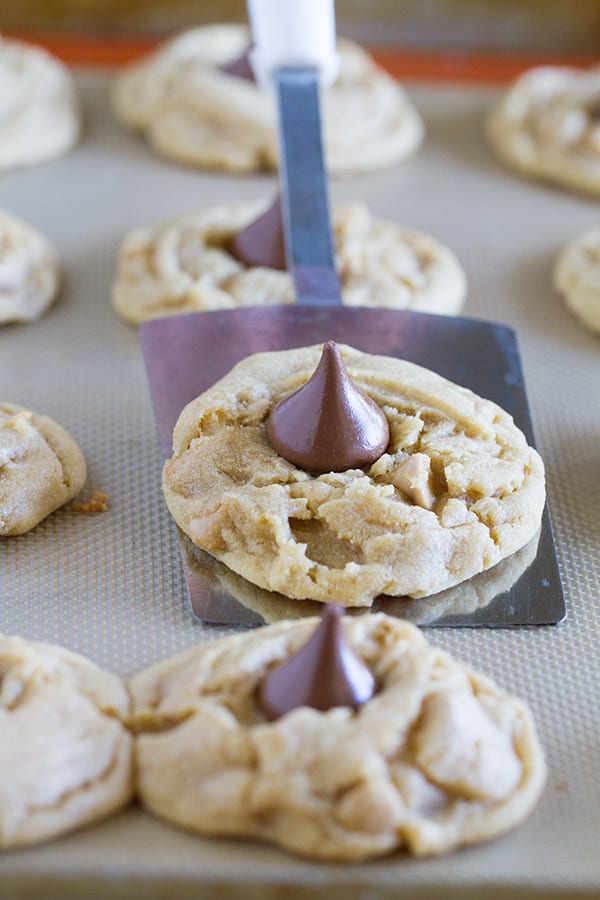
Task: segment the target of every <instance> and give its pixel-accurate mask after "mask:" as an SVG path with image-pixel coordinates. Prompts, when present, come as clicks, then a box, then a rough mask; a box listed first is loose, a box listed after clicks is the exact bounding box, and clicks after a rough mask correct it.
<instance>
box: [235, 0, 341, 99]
mask: <svg viewBox="0 0 600 900" xmlns="http://www.w3.org/2000/svg"><path fill="white" fill-rule="evenodd" d="M247 3H248V15H249V18H250V28H251V31H252V43H253V49H252V51H251V53H250V62H251V65H252V68H253V69H254V75H255V77H256V79H257V81H258V82H259V83H260V84H262V85H264V86H266V85H268V84H270V81H271V74H272V72H273V71H274V70H275V69H280V68H282V67H285V66H312V67H314V68H316V69H317V70H318V72H319V81H320V84H321V86H322V87H323V86H325V87H326V86H327V85H329V84H331V83H332V82H333V81H335V79H336V76H337V73H338V69H339V58H338V55H337V53H336V50H335V13H334V6H333V0H247Z"/></svg>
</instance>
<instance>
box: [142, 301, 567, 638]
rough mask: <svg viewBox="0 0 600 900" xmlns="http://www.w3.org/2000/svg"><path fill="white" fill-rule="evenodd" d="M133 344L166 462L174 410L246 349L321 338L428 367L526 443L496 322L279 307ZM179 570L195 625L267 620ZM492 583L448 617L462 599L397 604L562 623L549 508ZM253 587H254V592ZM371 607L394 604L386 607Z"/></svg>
mask: <svg viewBox="0 0 600 900" xmlns="http://www.w3.org/2000/svg"><path fill="white" fill-rule="evenodd" d="M140 339H141V343H142V349H143V353H144V359H145V363H146V370H147V375H148V382H149V385H150V394H151V398H152V404H153V408H154V414H155V418H156V423H157V427H158V434H159V440H160V447H161V453H162V457H163V459H165V460H166V459H168V458H169V457H170V456H171V442H172V433H173V427H174V425H175V422H176V421H177V418H178V416H179V413H180V412H181V410H182V408H183V407H184V406H185V405H186V403H188V402H189V401H190V400H193V399H194V398H195V397H197V396H198V394H200V393H202V392H203V391H205V390H207V389H208V388H209V387H210V386H211V385H212V384H214V382H215V381H217V379H219V378H221V377H222V376H223V375H225V374H226V373H227V372H228V371H229V370H230V369H231V368H232V367H233V366H234V365H235V364H236V363H237V362H239V361H240V360H241V359H243V358H244V357H246V356H248V355H249V354H251V353H258V352H261V351H265V350H286V349H291V348H293V347H304V346H307V345H310V344H315V343H319V342H321V341H325V340H335V341H337V342H338V343H342V344H344V343H345V344H351V345H352V346H354V347H357V348H358V349H359V350H363V351H365V352H367V353H376V354H382V355H387V356H397V357H400V358H403V359H407V360H410V361H411V362H414V363H417V364H418V365H421V366H425V367H426V368H429V369H433V370H434V371H436V372H438V373H439V374H440V375H443V376H444V377H445V378H448V379H450V380H451V381H454V382H456V383H458V384H461V385H463V386H465V387H468V388H470V389H471V390H473V391H475V392H476V393H477V394H479V395H480V396H482V397H485V398H487V399H489V400H493V401H494V402H495V403H497V404H498V405H499V406H502V407H503V408H504V409H505V410H506V411H507V412H509V413H510V414H511V415H512V416H513V418H514V420H515V422H516V424H517V425H518V426H519V428H521V430H522V431H523V432H524V433H525V435H526V436H527V439H528V441H529V443H530V444H533V445H534V438H533V429H532V424H531V417H530V414H529V409H528V405H527V398H526V394H525V385H524V382H523V374H522V371H521V364H520V359H519V352H518V347H517V342H516V337H515V334H514V332H513V331H512V329H510V328H508V327H507V326H504V325H495V324H492V323H489V322H482V321H477V320H474V319H466V318H460V317H456V318H450V317H445V316H432V315H425V314H422V313H413V312H405V311H395V310H394V311H390V310H384V309H369V310H368V311H367V310H364V309H359V308H348V307H342V308H340V307H337V308H335V307H302V306H277V307H254V308H251V309H245V310H223V311H218V312H205V313H192V314H189V315H182V316H174V317H170V318H165V319H155V320H153V321H150V322H146V323H145V324H143V325H142V326H141V329H140ZM188 549H189V548H188ZM184 566H185V568H186V575H187V586H188V591H189V598H190V603H191V605H192V610H193V611H194V613H195V615H196V616H197V617H198V618H200V619H202V621H205V622H213V623H216V622H218V623H221V624H229V625H252V624H260V622H262V621H265V617H264V616H263V615H262V614H261V613H260V611H259V612H257V611H256V609H254V610H253V609H250V608H249V607H248V605H244V603H243V602H242V601H240V599H239V596H236V593H237V594H240V592H238V591H231V590H230V591H229V593H228V592H227V589H224V588H223V585H222V584H221V583H220V582H218V579H217V581H215V578H214V577H213V576H214V573H213V575H211V574H210V573H209V575H208V576H207V575H206V573H205V569H206V567H204V569H203V566H202V565H197V564H194V565H192V564H191V563H190V561H189V553H187V552H186V553H184ZM191 569H193V571H190V570H191ZM492 571H493V570H490V573H492ZM203 572H204V574H203ZM484 574H486V573H484ZM497 583H498V596H496V597H495V599H494V597H493V595H491V596H490V598H489V601H488V602H487V604H486V605H484V606H477V607H476V608H474V609H472V610H471V611H467V612H464V611H455V612H452V609H454V610H464V603H463V605H462V606H461V604H460V602H459V603H458V605H457V606H456V605H455V606H454V607H449V606H448V604H446V603H444V604H443V605H442V606H441V607H440V609H443V615H442V617H441V618H437V619H436V618H435V617H433V618H432V616H433V614H434V613H435V603H434V600H433V599H432V600H431V602H430V603H429V606H427V604H425V603H424V601H422V600H419V601H407V603H408V606H407V605H406V604H405V605H404V607H402V606H401V605H400V602H399V601H398V609H399V610H400V614H402V615H405V616H409V617H410V612H409V611H410V608H411V605H412V606H414V608H415V609H419V608H420V609H423V615H422V624H428V625H434V624H439V625H445V626H453V627H458V626H473V627H481V626H488V627H507V626H515V625H549V624H555V623H557V622H560V621H561V620H562V619H563V618H564V616H565V604H564V598H563V594H562V588H561V583H560V577H559V572H558V564H557V560H556V552H555V548H554V540H553V536H552V529H551V525H550V518H549V515H548V511H547V510H546V511H545V512H544V517H543V520H542V529H541V535H540V539H539V544H538V548H537V553H536V554H535V558H534V559H533V560H532V562H531V563H530V564H529V565H528V567H527V568H526V570H525V571H524V572H523V573H522V574H521V575H520V577H518V579H517V581H516V583H515V584H514V585H513V586H512V587H511V588H510V589H507V584H506V579H504V580H503V579H502V578H501V579H499V580H498V582H497ZM471 589H472V585H471V582H469V583H465V586H464V587H463V589H462V593H463V595H464V594H465V592H466V591H467V590H471ZM477 589H479V588H477ZM487 589H488V587H487V586H486V590H487ZM257 590H260V589H256V588H254V594H256V591H257ZM264 593H268V592H264ZM458 594H460V591H458ZM243 595H244V594H243V591H241V596H243ZM225 597H227V599H225ZM283 599H285V598H283ZM275 600H277V595H275ZM437 601H438V602H439V597H438V598H437ZM288 602H289V601H288ZM417 603H418V604H419V606H418V607H417V606H415V604H417ZM376 604H377V606H378V607H379V608H390V609H392V608H393V604H390V603H389V602H388V601H379V600H378V601H376ZM275 605H277V603H276V604H275ZM271 607H272V604H271ZM295 608H296V610H297V609H298V604H297V603H296V605H295ZM306 608H307V609H309V610H311V609H312V606H310V604H309V606H308V607H306ZM432 609H433V612H432Z"/></svg>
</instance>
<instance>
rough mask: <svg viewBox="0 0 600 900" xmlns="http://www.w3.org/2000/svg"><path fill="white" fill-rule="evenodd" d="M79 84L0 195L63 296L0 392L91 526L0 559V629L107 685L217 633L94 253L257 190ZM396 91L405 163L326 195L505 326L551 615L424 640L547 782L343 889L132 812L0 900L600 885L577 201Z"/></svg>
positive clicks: (131, 353)
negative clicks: (535, 754) (67, 113)
mask: <svg viewBox="0 0 600 900" xmlns="http://www.w3.org/2000/svg"><path fill="white" fill-rule="evenodd" d="M82 87H83V90H84V99H85V102H86V109H87V129H86V133H85V137H84V140H83V142H82V144H81V145H80V147H79V148H77V150H76V151H75V152H74V153H72V154H71V155H70V156H68V157H66V158H64V159H62V160H59V161H56V162H53V163H51V164H48V165H44V166H40V167H38V168H34V169H29V170H24V171H22V172H16V173H13V174H10V175H5V176H3V177H2V191H1V196H0V202H1V204H2V206H3V207H4V208H6V209H7V210H8V211H10V212H12V213H14V214H16V215H19V216H21V217H22V218H24V219H26V220H28V221H30V222H31V223H32V224H34V225H36V226H38V227H39V228H41V229H42V230H43V231H44V232H45V233H46V234H47V235H48V236H49V237H50V238H51V239H52V240H54V242H55V243H56V245H57V247H58V249H59V251H60V253H61V256H62V259H63V262H64V266H65V272H66V281H65V288H64V291H63V294H62V297H61V298H60V300H59V301H58V303H57V305H56V306H55V307H54V308H53V309H52V310H51V311H50V312H49V313H48V315H46V316H45V317H44V318H43V319H41V320H40V321H39V322H37V323H35V324H33V325H27V326H8V327H4V328H2V329H1V330H0V394H1V396H2V399H4V400H8V401H12V402H15V403H20V404H23V405H25V406H29V407H31V408H32V409H35V410H38V411H40V412H44V413H47V414H48V415H51V416H52V417H54V418H55V419H56V420H57V421H58V422H60V423H61V424H62V425H64V426H65V427H67V428H68V429H69V430H70V431H71V432H72V433H73V435H74V436H75V437H76V439H77V440H78V442H79V444H80V446H81V448H82V450H83V451H84V453H85V455H86V458H87V462H88V467H89V476H88V482H87V485H86V488H85V491H84V498H87V496H89V494H90V493H91V492H92V491H93V490H101V491H104V492H106V493H107V494H108V497H109V502H110V509H109V510H108V511H107V512H105V513H102V514H99V515H96V516H85V515H81V514H77V513H75V512H72V511H70V510H69V509H68V508H67V509H64V510H61V511H59V512H58V513H56V514H55V515H53V516H52V517H50V518H49V519H47V520H46V521H45V522H44V523H42V524H41V525H40V526H38V528H36V529H35V531H33V532H31V533H30V534H28V535H25V536H23V537H20V538H12V539H10V540H4V541H2V543H1V544H0V604H1V605H0V630H2V631H5V632H8V633H18V634H21V635H23V636H26V637H31V638H39V639H44V640H49V641H55V642H57V643H60V644H63V645H65V646H67V647H70V648H72V649H75V650H78V651H81V652H83V653H86V654H88V655H89V656H90V657H91V658H92V659H93V660H95V661H96V662H97V663H99V664H101V665H104V666H107V667H109V668H113V669H115V670H117V671H119V672H121V673H123V674H125V675H127V674H130V673H132V672H134V671H136V670H137V669H139V668H141V667H143V666H146V665H148V664H149V663H151V662H153V661H155V660H157V659H159V658H161V657H164V656H167V655H169V654H171V653H174V652H176V651H178V650H181V649H183V648H185V647H189V646H190V645H192V644H193V643H195V642H196V641H199V640H210V639H212V638H214V637H217V636H219V635H220V634H221V633H223V631H222V630H219V629H216V628H208V627H205V628H203V627H202V626H199V625H197V624H194V623H193V621H192V620H191V617H190V615H189V613H188V609H187V607H186V601H185V597H184V591H183V581H182V573H181V569H180V564H179V555H178V550H177V540H176V534H175V528H174V526H172V524H171V522H170V521H169V518H168V515H167V513H166V510H165V507H164V505H163V502H162V497H161V492H160V454H159V449H158V440H157V437H156V432H155V427H154V421H153V418H152V412H151V407H150V401H149V397H148V392H147V388H146V383H145V376H144V370H143V364H142V358H141V353H140V350H139V345H138V340H137V334H136V331H135V330H134V329H132V328H130V327H128V326H126V325H124V324H122V323H121V322H119V321H118V320H117V319H116V317H115V316H114V314H113V313H112V310H111V308H110V305H109V291H110V284H111V280H112V277H113V272H114V265H115V257H116V252H117V247H118V244H119V242H120V239H121V237H122V235H123V233H124V232H125V231H126V230H127V229H128V228H130V227H132V226H133V225H136V224H144V223H147V222H152V221H156V220H158V219H161V218H165V217H168V216H170V215H175V214H177V213H179V212H182V211H185V210H187V209H190V208H192V207H193V206H196V205H198V206H201V205H205V204H210V203H215V202H219V201H229V200H233V199H244V198H252V197H257V196H259V195H261V194H263V193H266V192H270V191H272V190H273V185H274V182H273V180H272V179H271V178H268V177H264V178H247V179H241V178H231V177H227V176H218V175H215V174H203V173H198V172H195V171H191V170H184V169H179V168H177V167H175V166H173V165H170V164H169V163H167V162H164V161H162V160H160V159H158V158H155V157H153V156H152V154H151V152H150V151H149V150H148V149H147V148H146V146H145V145H143V144H142V143H141V142H138V141H137V140H136V139H135V138H133V137H131V136H130V135H127V134H124V133H122V132H121V131H120V130H119V128H118V126H117V125H116V124H114V123H113V121H112V119H111V117H110V115H109V104H108V78H107V77H105V76H93V75H86V76H84V77H83V78H82ZM412 94H413V95H414V98H415V100H416V101H417V103H418V105H419V106H420V108H421V109H422V111H423V114H424V116H425V119H426V123H427V126H428V137H427V141H426V144H425V146H424V148H423V150H422V151H421V153H420V154H418V155H417V156H416V157H415V158H414V159H412V160H409V161H408V162H407V163H405V164H404V165H403V166H401V167H399V168H397V169H395V170H392V171H390V172H385V173H381V174H379V175H373V176H369V177H364V178H360V179H356V180H353V181H346V182H341V183H337V184H335V185H334V187H333V195H334V199H336V200H340V201H341V200H344V201H348V200H364V201H367V202H368V203H369V204H370V206H371V208H372V209H373V210H374V211H375V212H376V213H378V214H380V215H382V216H387V217H389V218H391V219H394V220H396V221H400V222H403V223H405V224H407V225H411V226H413V227H417V228H422V229H423V230H427V231H431V232H432V233H433V234H434V235H436V236H437V237H438V238H440V239H441V240H443V241H445V242H446V243H447V244H448V245H449V246H450V247H451V248H452V249H453V250H454V251H455V252H456V253H457V254H458V256H459V258H460V259H461V261H462V262H463V264H464V266H465V268H466V271H467V276H468V280H469V298H468V301H467V305H466V308H465V314H467V315H471V316H477V317H481V318H484V319H485V318H487V319H491V320H495V321H504V322H506V323H508V324H510V325H512V326H513V327H515V328H517V330H518V334H519V338H520V344H521V351H522V356H523V364H524V370H525V376H526V381H527V387H528V392H529V398H530V403H531V409H532V414H533V420H534V426H535V428H536V436H537V442H538V446H539V449H540V452H541V453H542V456H543V457H544V460H545V462H546V466H547V470H548V493H549V497H550V502H551V508H552V513H553V518H554V527H555V532H556V540H557V548H558V554H559V563H560V566H561V573H562V577H563V583H564V588H565V594H566V599H567V605H568V615H569V618H568V620H567V622H566V623H565V624H564V625H561V626H557V627H554V628H546V629H533V630H518V631H500V632H498V631H494V632H487V631H485V630H477V631H470V630H457V631H451V630H442V631H439V630H438V631H436V632H435V634H434V633H433V632H430V633H429V637H430V639H432V640H434V641H435V642H436V643H437V644H438V645H441V646H443V647H445V648H446V649H448V650H449V651H451V652H452V653H454V654H456V655H457V656H459V657H461V658H463V659H465V660H467V661H468V662H470V663H471V664H472V665H473V666H475V667H477V668H479V669H481V670H482V671H484V672H486V673H487V674H489V675H490V676H492V677H493V678H495V679H496V680H498V681H499V683H500V684H501V685H503V686H504V687H505V688H507V689H508V690H510V691H512V692H514V693H516V694H518V695H521V696H523V697H525V698H527V700H528V701H529V702H530V704H531V705H532V707H533V709H534V712H535V714H536V718H537V721H538V725H539V730H540V734H541V738H542V741H543V744H544V746H545V749H546V753H547V757H548V761H549V765H550V777H549V782H548V786H547V789H546V792H545V794H544V796H543V799H542V801H541V803H540V805H539V807H538V808H537V810H536V811H535V813H534V815H533V816H532V818H531V819H530V820H529V821H528V822H527V823H525V825H523V826H522V827H521V828H520V829H518V830H517V831H516V832H514V833H513V834H510V835H508V836H506V837H505V838H503V839H501V840H499V841H496V842H494V843H492V844H489V845H486V846H482V847H479V848H474V849H471V850H468V851H465V852H462V853H459V854H455V855H454V856H452V857H449V858H447V859H442V860H435V861H427V862H414V861H411V860H405V859H403V858H400V857H396V858H392V859H389V860H385V861H383V862H378V863H376V864H374V865H363V866H356V867H353V868H352V870H351V871H350V870H348V869H347V868H342V867H339V866H327V867H324V866H319V865H312V864H310V863H306V862H302V861H299V860H295V859H292V858H291V857H287V856H285V855H284V854H281V853H278V852H277V851H274V850H271V849H269V848H267V847H263V846H253V845H249V844H245V843H241V842H240V843H233V842H231V843H229V842H216V841H215V842H211V841H202V840H198V839H196V838H194V837H191V836H189V835H186V834H183V833H181V832H178V831H176V830H174V829H171V828H168V827H167V826H163V825H161V824H160V823H158V822H155V821H153V820H151V819H150V818H149V817H147V816H145V815H143V814H142V813H140V812H138V811H135V810H132V811H129V812H128V813H126V814H124V815H123V816H121V817H118V818H117V819H114V820H112V821H111V822H107V823H105V824H104V825H101V826H98V827H96V828H93V829H89V830H86V831H84V832H81V833H79V834H75V835H73V836H71V837H68V838H65V839H63V840H61V841H58V842H56V843H54V844H52V845H48V846H47V847H43V848H39V849H35V850H31V851H28V852H27V853H20V854H6V855H4V856H2V857H0V893H2V885H3V884H4V886H8V885H9V884H12V883H13V882H22V883H23V879H25V878H26V877H27V879H28V881H27V883H28V884H31V885H33V884H34V880H35V879H36V878H46V877H48V876H50V875H52V876H54V877H55V878H59V877H62V876H68V877H70V878H73V879H76V878H77V877H82V878H87V877H89V876H95V877H98V878H100V877H102V878H105V877H110V878H111V879H112V878H117V879H126V878H134V879H135V878H139V877H142V876H144V875H145V876H148V877H154V878H159V879H160V878H163V879H166V881H168V882H169V883H171V882H177V883H179V884H180V885H181V884H182V883H183V882H186V883H187V882H189V883H192V882H196V881H197V882H226V883H232V884H240V885H243V884H245V883H247V884H253V883H256V884H257V885H266V884H281V883H282V882H284V881H285V882H286V883H291V884H299V885H305V886H306V887H307V888H309V887H310V886H313V887H315V888H316V887H317V886H319V885H320V886H321V888H323V887H325V886H326V885H331V884H333V883H336V884H338V885H340V884H342V883H345V884H350V883H351V884H352V885H353V890H354V891H357V892H358V891H360V890H367V889H370V890H371V891H374V890H376V889H379V890H380V892H381V893H382V894H383V893H385V892H386V891H393V890H396V889H398V890H400V889H401V887H402V886H405V887H408V886H409V885H412V886H415V885H420V886H422V887H423V888H425V887H427V886H431V887H432V888H434V887H436V886H437V887H440V886H442V885H445V886H447V888H448V889H449V888H450V887H451V886H460V885H475V886H477V885H484V884H485V885H520V886H522V887H525V886H532V887H533V886H538V887H544V886H547V887H550V886H551V885H552V886H556V887H562V888H564V890H565V891H566V892H573V891H574V890H575V889H576V888H584V887H588V888H591V887H593V886H595V887H596V888H598V889H600V857H599V855H598V852H597V842H598V834H600V690H599V689H598V684H599V675H600V662H599V659H598V653H597V647H598V644H599V642H600V602H599V601H600V586H599V582H600V559H599V553H598V544H599V539H600V520H599V512H598V510H599V509H600V415H599V404H598V392H599V387H600V341H599V340H598V339H596V338H593V337H592V336H590V335H588V334H587V333H586V332H585V331H583V330H582V329H581V328H580V327H579V325H578V324H577V323H576V322H575V321H574V319H572V318H571V316H570V315H569V314H568V313H567V312H566V311H565V310H564V308H563V306H562V304H561V301H560V300H559V298H558V297H557V296H556V295H555V294H554V292H553V290H552V286H551V278H550V268H551V264H552V261H553V258H554V256H555V255H556V253H557V251H558V249H559V248H560V246H561V245H562V244H563V243H564V242H565V241H566V240H567V239H569V238H571V237H572V236H573V235H574V234H576V233H577V232H579V231H581V230H584V229H585V228H588V227H590V226H591V225H593V224H597V217H598V207H597V204H594V203H593V202H591V201H588V200H586V199H584V198H579V197H576V196H571V195H569V194H566V193H562V192H560V191H557V190H555V189H552V188H549V187H545V186H542V185H537V184H530V183H528V182H525V181H522V180H520V179H519V178H517V177H515V176H513V175H512V174H511V173H509V172H507V171H505V170H504V169H502V168H500V166H499V165H498V164H497V163H496V162H495V161H494V159H493V158H492V155H491V153H490V152H489V150H488V148H487V146H486V144H485V141H484V138H483V136H482V127H481V125H482V115H483V113H484V111H485V110H486V109H487V108H488V107H489V104H490V102H491V100H492V99H493V96H494V95H493V93H492V92H491V91H489V90H485V91H484V90H477V89H471V90H466V89H457V88H447V87H444V88H440V89H439V90H435V89H434V88H432V87H427V88H422V89H416V90H413V91H412ZM149 846H151V847H152V852H151V853H150V852H149ZM350 876H351V877H350ZM77 883H79V884H80V883H81V882H75V881H74V882H73V884H74V885H75V884H77ZM32 889H33V888H32ZM131 890H132V891H133V888H131ZM182 890H183V888H182ZM46 895H48V894H46ZM353 895H354V894H352V896H353ZM146 896H148V895H147V894H146ZM348 896H351V894H350V893H349V894H348ZM357 896H358V894H357Z"/></svg>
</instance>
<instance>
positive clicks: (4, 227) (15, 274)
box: [0, 211, 60, 325]
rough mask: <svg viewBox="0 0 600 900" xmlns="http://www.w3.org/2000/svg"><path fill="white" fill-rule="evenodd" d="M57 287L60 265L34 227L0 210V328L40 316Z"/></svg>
mask: <svg viewBox="0 0 600 900" xmlns="http://www.w3.org/2000/svg"><path fill="white" fill-rule="evenodd" d="M59 286H60V263H59V260H58V255H57V253H56V250H55V249H54V247H53V246H52V245H51V244H50V242H49V241H48V240H47V239H46V238H45V237H44V236H43V235H42V234H40V232H39V231H36V230H35V228H32V227H31V226H30V225H27V224H26V223H25V222H22V221H21V220H20V219H17V218H15V216H11V215H9V214H8V213H5V212H2V211H0V325H2V324H5V323H6V322H30V321H32V320H33V319H37V318H38V317H39V316H41V315H42V313H44V312H45V311H46V310H47V309H48V307H49V306H50V304H51V303H52V301H53V300H54V299H55V298H56V295H57V293H58V289H59Z"/></svg>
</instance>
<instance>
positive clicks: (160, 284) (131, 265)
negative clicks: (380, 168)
mask: <svg viewBox="0 0 600 900" xmlns="http://www.w3.org/2000/svg"><path fill="white" fill-rule="evenodd" d="M266 206H267V203H265V202H259V203H237V204H227V205H225V204H223V205H221V206H211V207H207V208H206V209H202V210H198V211H197V212H193V213H189V214H187V215H184V216H180V217H178V218H177V219H173V220H172V221H170V222H164V223H161V224H159V225H157V226H155V227H151V228H136V229H134V230H133V231H131V232H130V233H129V234H128V235H127V236H126V237H125V239H124V241H123V243H122V245H121V250H120V253H119V263H118V272H117V278H116V280H115V283H114V285H113V293H112V300H113V306H114V308H115V310H116V312H117V313H118V314H119V316H121V318H123V319H125V320H126V321H129V322H132V323H134V324H136V325H137V324H139V323H140V322H144V321H146V320H148V319H154V318H158V317H160V316H169V315H177V314H179V313H187V312H197V311H201V310H210V309H228V308H235V307H241V306H262V305H267V306H268V305H270V304H282V303H293V302H294V300H295V294H294V287H293V283H292V279H291V277H290V275H289V273H288V272H280V271H276V270H275V269H269V268H265V267H254V268H248V267H246V266H245V265H243V264H242V263H241V262H239V260H237V259H236V258H235V257H234V256H232V254H231V252H230V251H229V249H228V245H229V243H230V241H231V239H232V238H233V237H234V235H235V234H237V232H238V231H241V230H242V229H243V228H245V227H246V225H249V224H250V223H251V222H252V221H254V220H255V219H256V218H257V217H258V216H259V215H261V213H263V212H264V210H265V208H266ZM333 221H334V241H335V248H336V266H337V270H338V273H339V277H340V283H341V288H342V299H343V302H344V304H345V305H346V306H381V307H387V308H390V309H416V310H419V311H420V312H428V313H441V314H447V315H453V314H454V313H457V312H458V311H459V309H460V308H461V306H462V304H463V302H464V299H465V294H466V278H465V274H464V272H463V270H462V267H461V265H460V263H459V262H458V260H457V259H456V257H455V256H454V254H453V253H452V252H451V251H450V250H448V249H447V248H446V247H444V246H443V245H442V244H440V243H439V242H438V241H437V240H435V238H433V237H430V236H429V235H427V234H423V233H422V232H419V231H414V230H412V229H409V228H404V227H402V226H400V225H397V224H395V223H394V222H389V221H386V220H384V219H376V218H374V217H373V216H371V214H370V212H369V210H368V209H367V208H366V207H365V206H362V205H359V204H352V205H350V204H348V205H344V206H339V207H337V208H336V209H335V210H334V214H333Z"/></svg>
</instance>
